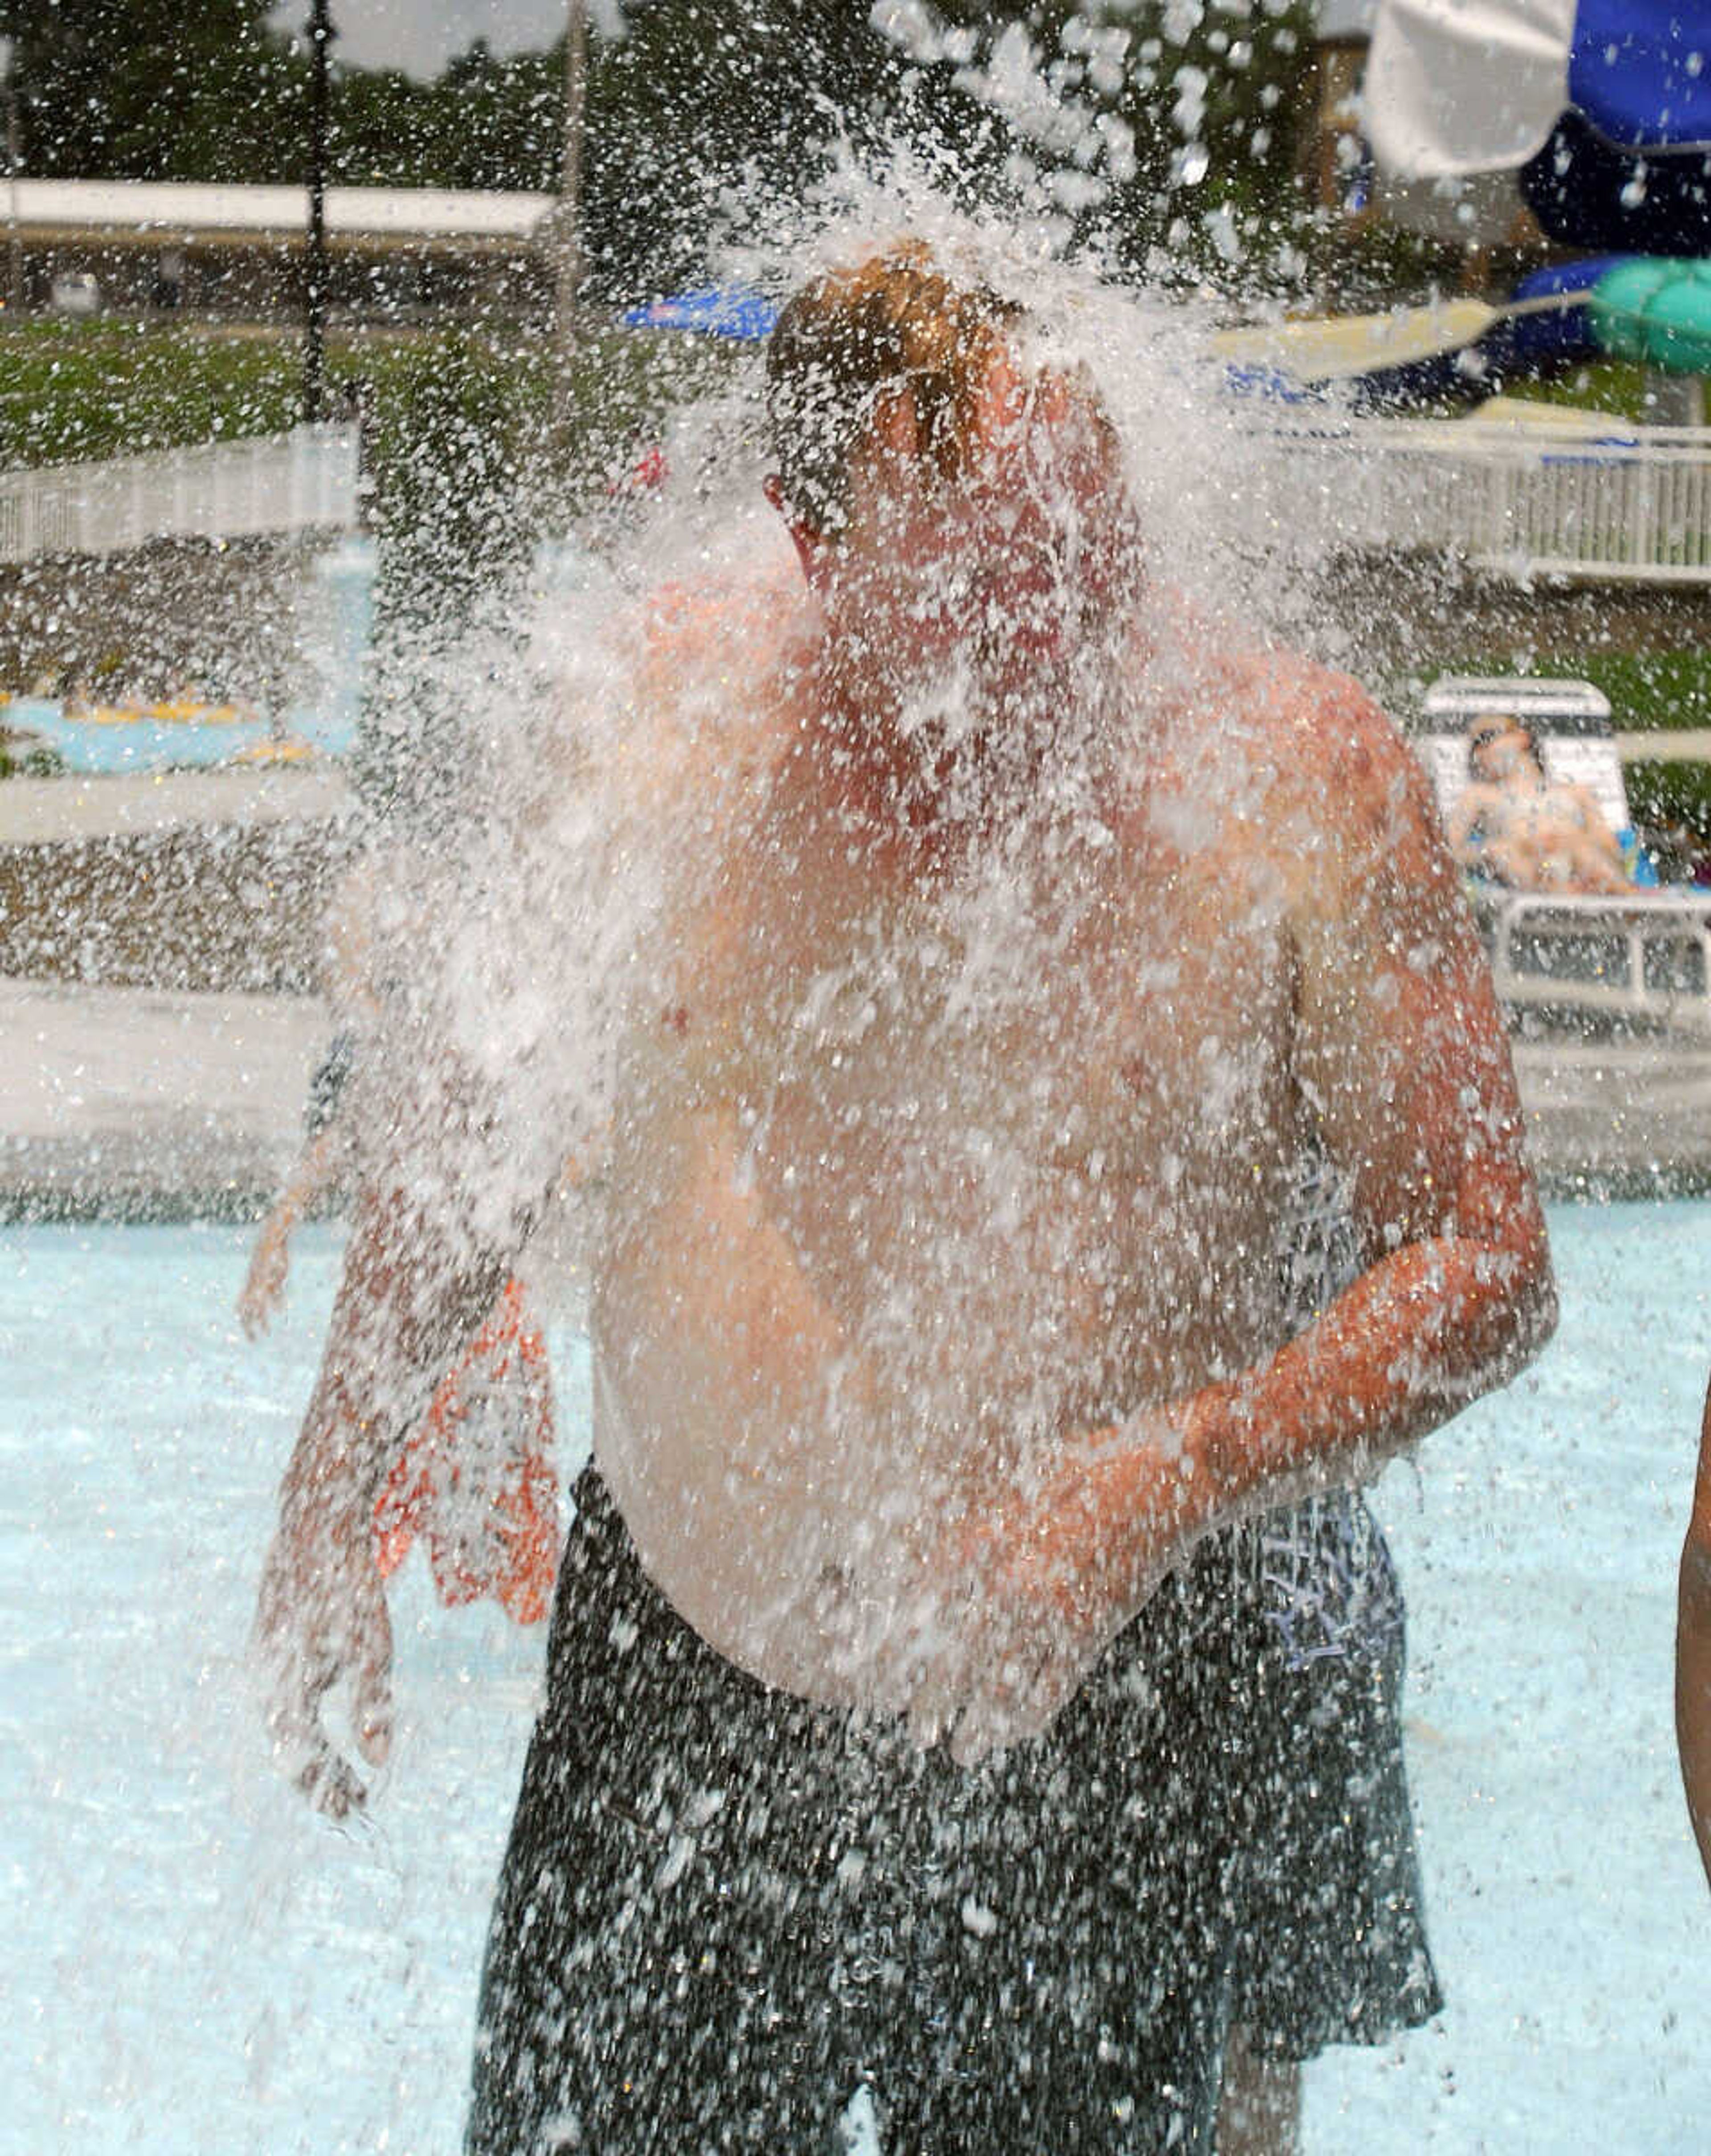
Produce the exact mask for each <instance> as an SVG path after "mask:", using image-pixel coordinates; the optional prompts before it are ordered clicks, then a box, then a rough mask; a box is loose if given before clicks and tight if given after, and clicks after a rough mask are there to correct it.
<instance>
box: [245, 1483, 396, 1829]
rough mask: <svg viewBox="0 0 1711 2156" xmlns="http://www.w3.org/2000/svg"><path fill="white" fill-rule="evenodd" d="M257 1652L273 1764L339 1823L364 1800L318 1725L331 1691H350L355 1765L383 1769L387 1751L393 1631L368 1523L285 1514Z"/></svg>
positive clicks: (264, 1590) (266, 1582)
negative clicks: (358, 1757) (360, 1761)
mask: <svg viewBox="0 0 1711 2156" xmlns="http://www.w3.org/2000/svg"><path fill="white" fill-rule="evenodd" d="M254 1645H255V1654H256V1657H257V1660H258V1661H259V1664H260V1666H261V1669H262V1672H263V1681H264V1684H265V1701H264V1705H265V1712H266V1717H267V1726H268V1731H269V1734H270V1737H271V1738H272V1740H273V1748H274V1757H275V1761H276V1762H277V1763H278V1765H279V1767H280V1770H281V1771H282V1772H283V1773H284V1774H287V1775H288V1776H289V1777H290V1779H291V1780H293V1781H294V1782H295V1784H296V1785H297V1787H298V1788H299V1789H301V1790H302V1792H303V1794H305V1796H306V1797H307V1798H308V1799H309V1801H310V1802H311V1804H313V1805H314V1806H315V1807H316V1810H318V1811H322V1812H325V1813H326V1815H328V1817H329V1818H331V1819H343V1818H345V1817H346V1816H347V1815H348V1814H349V1813H350V1812H352V1811H353V1810H356V1809H360V1808H361V1807H362V1804H364V1803H365V1802H366V1801H367V1791H366V1789H364V1787H363V1784H362V1782H361V1781H360V1780H359V1779H357V1774H356V1773H355V1772H354V1771H353V1769H352V1767H351V1765H350V1764H349V1763H348V1762H347V1760H345V1759H344V1758H342V1757H341V1756H340V1754H339V1753H338V1751H337V1748H335V1746H334V1744H333V1743H332V1741H331V1738H330V1737H329V1736H328V1734H327V1731H326V1726H325V1723H324V1722H323V1721H322V1718H321V1709H322V1707H323V1704H324V1702H326V1698H327V1696H328V1694H329V1693H330V1692H331V1691H332V1689H333V1688H334V1686H337V1685H338V1684H339V1683H341V1682H342V1681H348V1682H349V1685H350V1700H349V1704H350V1717H351V1723H352V1728H353V1730H354V1732H355V1734H356V1743H357V1750H358V1751H359V1752H360V1753H361V1754H362V1758H364V1759H366V1760H367V1762H368V1763H369V1764H370V1765H371V1766H374V1767H378V1766H380V1765H381V1764H383V1762H384V1761H385V1759H386V1757H387V1754H388V1752H389V1751H390V1749H391V1748H392V1682H391V1676H392V1623H391V1620H390V1619H389V1618H388V1614H387V1609H386V1595H385V1592H384V1590H383V1588H382V1586H381V1584H380V1577H379V1573H378V1571H377V1569H376V1567H375V1563H374V1557H373V1551H372V1550H371V1548H370V1547H369V1537H368V1532H367V1519H366V1517H364V1518H362V1520H360V1521H359V1520H357V1519H355V1518H353V1517H350V1516H348V1515H347V1516H346V1517H343V1518H342V1519H336V1518H331V1517H311V1509H310V1508H308V1507H305V1506H303V1505H301V1504H296V1505H291V1504H288V1505H287V1506H286V1507H285V1511H284V1512H283V1513H282V1515H281V1517H280V1526H279V1529H278V1532H276V1533H275V1537H274V1541H273V1547H272V1548H271V1549H270V1551H269V1552H268V1557H267V1563H266V1565H265V1568H264V1569H263V1573H262V1578H261V1591H260V1595H259V1600H258V1603H257V1606H256V1614H255V1643H254Z"/></svg>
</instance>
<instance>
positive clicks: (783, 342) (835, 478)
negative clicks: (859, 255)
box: [767, 240, 1021, 536]
mask: <svg viewBox="0 0 1711 2156" xmlns="http://www.w3.org/2000/svg"><path fill="white" fill-rule="evenodd" d="M1020 314H1021V310H1020V308H1019V307H1018V306H1016V305H1015V304H1014V303H1013V302H1012V301H1010V300H1003V299H1000V298H999V296H998V295H997V294H996V293H994V292H990V291H988V290H985V289H984V287H983V286H980V285H968V284H963V283H959V282H958V281H957V280H955V279H954V278H953V277H951V276H949V275H947V274H946V272H945V271H944V270H943V269H940V268H939V267H938V264H937V263H936V262H935V261H934V259H933V254H932V252H931V250H930V249H928V248H927V246H926V245H925V244H923V243H922V241H920V240H904V241H902V242H900V243H899V244H897V245H896V246H894V247H891V248H889V249H886V250H885V251H884V252H883V253H881V254H873V255H871V256H869V257H868V258H867V259H866V260H864V261H862V262H860V263H857V264H854V265H853V266H851V267H850V268H848V269H837V270H833V271H830V273H828V274H827V275H825V276H822V277H817V278H815V279H814V281H813V282H812V283H811V284H809V285H805V286H804V288H803V290H801V291H799V292H798V293H797V294H796V295H795V297H794V299H792V300H790V301H789V304H788V305H787V306H786V307H785V308H784V311H783V313H782V314H780V316H778V321H777V323H776V325H775V326H774V327H773V333H772V336H771V337H770V339H769V340H768V345H767V418H768V425H769V427H770V429H771V434H772V444H773V458H774V460H775V462H776V465H777V467H778V482H779V485H780V487H781V489H782V491H783V494H784V503H785V506H786V507H787V508H788V510H789V513H790V514H791V516H793V517H795V518H798V519H799V520H800V521H801V522H802V523H804V524H805V525H806V526H808V527H809V530H811V531H814V532H816V533H818V534H820V535H821V536H835V534H836V532H837V531H838V530H839V529H840V526H842V524H843V523H844V521H845V518H846V517H847V516H848V514H849V506H850V505H849V497H850V468H851V465H852V463H853V460H854V458H855V453H856V451H857V449H859V448H860V447H861V444H862V442H863V441H864V440H865V439H866V436H867V434H868V431H869V429H871V425H872V423H873V419H874V415H875V412H876V408H877V407H878V405H879V403H880V401H881V398H883V397H885V396H886V393H888V392H891V391H895V390H899V389H906V390H907V391H908V393H910V395H911V397H912V399H913V401H914V409H915V423H916V427H917V430H918V434H919V438H920V440H921V443H922V451H923V454H924V457H925V459H926V461H927V464H928V465H930V466H931V467H932V469H933V470H934V471H935V472H936V473H937V474H938V475H939V476H940V477H941V478H943V479H947V480H950V479H954V478H955V477H956V476H957V475H958V472H959V471H960V470H962V468H963V461H964V459H965V458H966V456H967V454H968V450H969V442H970V439H971V431H972V427H973V422H974V410H975V406H976V403H977V402H978V400H979V395H980V392H981V389H982V387H983V386H984V382H985V380H986V376H987V372H988V370H989V367H990V366H991V363H992V361H993V359H994V357H995V356H996V354H997V352H998V351H999V346H1000V344H1001V341H1002V338H1003V333H1004V331H1005V328H1006V326H1009V325H1010V324H1013V323H1015V321H1018V320H1019V319H1020Z"/></svg>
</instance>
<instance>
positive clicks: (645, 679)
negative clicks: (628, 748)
mask: <svg viewBox="0 0 1711 2156" xmlns="http://www.w3.org/2000/svg"><path fill="white" fill-rule="evenodd" d="M636 629H637V632H638V642H639V649H638V651H637V654H636V665H637V680H638V685H639V689H640V698H639V701H640V706H641V709H642V711H643V712H644V713H645V721H646V725H645V731H646V734H647V741H648V751H649V756H650V760H651V761H652V762H653V763H654V765H655V771H656V773H657V774H658V775H659V776H660V777H661V778H664V777H665V776H666V775H667V774H670V775H671V776H672V777H673V778H675V779H676V780H677V781H678V782H679V783H689V784H692V785H696V786H697V787H699V786H701V785H702V784H704V783H709V782H715V781H728V780H731V779H732V778H742V776H743V775H744V774H745V773H753V772H754V771H756V770H758V769H760V768H763V767H767V766H768V765H769V764H770V762H772V760H773V757H775V756H776V754H777V752H778V748H779V747H780V746H781V744H782V743H783V742H784V741H786V740H787V739H788V738H789V731H790V729H789V712H790V701H791V696H792V693H793V689H794V684H795V682H796V681H797V680H799V676H800V675H801V672H802V670H803V665H804V649H805V647H806V644H807V642H808V639H809V635H810V633H811V615H810V610H809V608H808V607H807V606H806V605H805V604H804V599H803V594H802V589H801V584H800V580H799V579H796V580H794V582H793V581H792V580H791V579H789V577H785V576H784V575H783V574H782V573H773V572H771V571H770V570H767V571H762V572H756V573H754V574H753V575H749V576H744V577H718V578H715V577H703V578H697V579H695V580H693V581H691V580H687V579H674V580H673V581H671V582H670V583H665V584H662V585H660V587H658V588H656V589H655V591H653V592H652V593H650V594H649V596H648V598H647V599H646V600H645V602H644V604H643V607H642V608H641V611H640V617H639V619H638V621H637V624H636Z"/></svg>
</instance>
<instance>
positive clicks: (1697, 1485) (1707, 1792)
mask: <svg viewBox="0 0 1711 2156" xmlns="http://www.w3.org/2000/svg"><path fill="white" fill-rule="evenodd" d="M1675 1736H1676V1744H1677V1747H1678V1750H1679V1751H1680V1753H1681V1766H1682V1787H1683V1789H1684V1790H1685V1791H1686V1793H1687V1799H1688V1818H1689V1819H1690V1820H1692V1821H1693V1838H1694V1840H1696V1841H1697V1842H1698V1845H1699V1859H1700V1861H1701V1862H1702V1863H1703V1865H1704V1867H1705V1876H1706V1878H1707V1879H1708V1880H1711V1392H1708V1393H1707V1394H1706V1395H1705V1414H1704V1419H1703V1422H1702V1424H1701V1425H1700V1430H1699V1465H1698V1472H1697V1473H1696V1475H1695V1476H1694V1478H1693V1517H1691V1518H1690V1519H1689V1520H1688V1532H1687V1539H1686V1541H1685V1542H1683V1544H1682V1562H1681V1577H1680V1581H1679V1584H1678V1589H1677V1600H1676V1625H1675Z"/></svg>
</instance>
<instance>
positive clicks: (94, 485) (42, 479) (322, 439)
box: [0, 426, 357, 562]
mask: <svg viewBox="0 0 1711 2156" xmlns="http://www.w3.org/2000/svg"><path fill="white" fill-rule="evenodd" d="M356 522H357V431H356V429H355V428H354V427H348V426H316V427H308V426H305V427H294V428H293V429H291V431H290V433H289V434H267V435H262V436H259V437H257V438H256V439H253V440H249V441H238V442H203V443H200V444H197V445H196V446H195V447H193V448H191V449H162V450H157V451H155V452H153V453H152V454H149V455H146V456H140V457H121V458H119V459H115V460H114V461H112V462H110V463H107V464H87V465H49V466H46V467H44V469H42V470H35V471H14V472H0V562H27V561H30V560H32V559H33V557H35V556H37V555H39V554H116V553H119V552H122V551H123V550H124V549H125V548H126V547H140V546H143V545H145V544H146V542H148V541H149V540H151V539H192V538H197V539H241V538H244V537H248V536H254V535H256V534H259V533H263V532H279V531H304V530H308V529H325V530H333V531H342V530H348V529H350V528H352V526H355V524H356Z"/></svg>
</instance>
